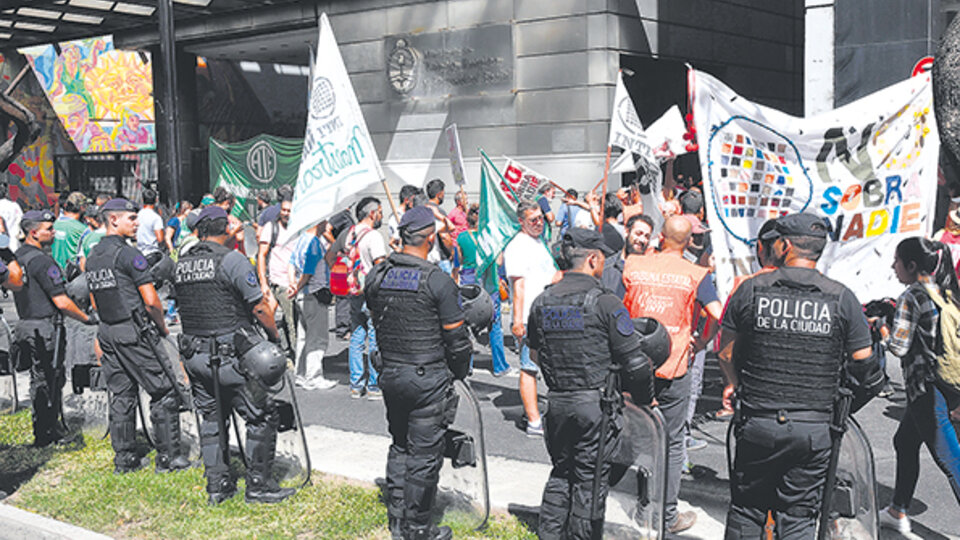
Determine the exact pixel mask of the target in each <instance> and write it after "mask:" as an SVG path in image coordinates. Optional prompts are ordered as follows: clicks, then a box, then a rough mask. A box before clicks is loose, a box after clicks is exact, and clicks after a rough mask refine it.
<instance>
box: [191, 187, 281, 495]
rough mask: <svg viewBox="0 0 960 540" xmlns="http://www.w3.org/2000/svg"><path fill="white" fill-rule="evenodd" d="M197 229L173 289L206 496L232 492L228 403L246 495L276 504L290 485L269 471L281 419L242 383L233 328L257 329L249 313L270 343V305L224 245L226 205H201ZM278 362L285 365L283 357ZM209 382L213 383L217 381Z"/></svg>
mask: <svg viewBox="0 0 960 540" xmlns="http://www.w3.org/2000/svg"><path fill="white" fill-rule="evenodd" d="M196 230H197V234H198V237H199V238H200V242H199V243H198V244H196V245H195V246H194V247H192V248H191V249H190V251H189V252H188V253H187V254H185V255H181V256H180V258H179V260H178V261H177V268H176V291H177V302H178V303H179V310H180V320H181V323H182V325H183V336H182V337H181V343H180V349H181V352H182V353H183V356H184V358H185V360H186V369H187V373H188V374H189V375H190V381H191V385H192V387H193V397H194V403H195V404H196V406H197V410H198V412H199V413H200V415H201V416H202V420H201V424H200V446H201V449H200V453H201V456H202V457H203V465H204V474H205V476H206V477H207V493H208V494H209V502H210V504H219V503H221V502H223V501H225V500H227V499H229V498H231V497H233V496H234V495H235V494H236V492H237V488H236V480H235V479H234V477H233V473H232V471H231V470H230V464H229V463H228V462H226V461H225V460H224V454H225V452H224V449H223V447H222V446H221V444H223V443H222V442H221V435H222V437H223V439H224V440H225V439H226V438H227V433H226V431H225V430H226V426H227V422H228V421H229V418H230V410H231V408H235V409H236V410H237V412H238V413H239V414H240V416H242V417H243V419H244V421H245V422H246V424H247V437H246V446H245V448H244V450H245V452H246V458H247V459H246V461H247V477H246V481H247V490H246V494H245V499H246V501H247V502H250V503H275V502H280V501H282V500H284V499H286V498H287V497H289V496H291V495H293V494H294V492H295V490H294V489H290V488H280V486H279V485H277V482H276V481H275V480H274V479H273V477H272V469H273V462H274V454H275V451H276V445H277V428H278V426H279V424H280V415H279V413H278V411H277V404H276V402H275V401H274V400H273V399H272V398H271V397H270V395H269V394H268V393H267V392H264V391H259V390H258V389H257V386H256V385H248V384H247V382H248V377H249V376H250V375H251V374H249V373H248V372H247V371H246V370H245V369H243V368H242V367H241V363H240V361H239V359H238V358H237V352H238V351H236V349H235V348H234V346H233V344H234V339H235V337H236V334H237V332H238V331H245V334H246V335H256V332H253V331H252V329H253V327H254V324H255V321H254V319H256V322H259V323H260V325H261V326H262V327H263V328H264V329H265V330H266V331H267V334H268V335H269V336H270V339H271V340H273V341H276V339H277V327H276V324H275V323H274V320H273V310H271V309H270V307H269V305H268V304H267V302H266V299H265V298H264V297H263V293H262V292H261V290H260V284H259V282H258V281H257V274H256V271H255V270H254V269H253V266H252V265H251V264H250V261H249V260H247V258H246V257H244V256H243V255H242V254H241V253H240V252H239V251H234V250H231V249H230V248H228V247H226V246H225V245H224V244H225V243H226V242H227V240H228V239H229V238H231V236H230V234H229V233H228V232H227V213H226V211H225V210H223V208H220V207H217V206H208V207H206V208H204V209H203V211H202V212H201V213H200V216H199V218H198V220H197V224H196ZM283 362H284V364H283V366H282V367H283V368H284V369H285V362H286V360H285V359H283ZM215 381H219V387H217V385H216V384H215ZM218 395H219V396H220V400H219V402H218V400H217V396H218ZM221 427H222V428H223V429H224V431H223V432H221Z"/></svg>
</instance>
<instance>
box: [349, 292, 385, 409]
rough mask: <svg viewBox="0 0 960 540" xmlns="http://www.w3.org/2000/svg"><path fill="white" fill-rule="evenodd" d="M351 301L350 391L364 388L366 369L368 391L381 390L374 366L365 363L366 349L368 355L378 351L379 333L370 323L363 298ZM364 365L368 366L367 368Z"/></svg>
mask: <svg viewBox="0 0 960 540" xmlns="http://www.w3.org/2000/svg"><path fill="white" fill-rule="evenodd" d="M350 300H351V304H350V310H351V312H353V313H351V322H352V326H353V332H351V333H350V356H349V364H350V389H351V390H361V389H362V388H363V381H362V380H361V379H362V378H363V371H364V367H366V368H367V371H368V372H369V378H368V379H367V391H371V390H379V388H377V371H376V370H375V369H373V365H371V364H370V362H369V361H367V362H364V359H363V352H364V349H366V350H367V352H368V353H373V352H374V351H376V350H377V331H376V330H375V329H374V327H373V323H372V322H371V321H370V317H369V314H368V312H367V305H366V304H365V303H363V296H358V297H354V298H351V299H350ZM356 310H359V313H357V312H355V311H356ZM364 364H366V366H365V365H364Z"/></svg>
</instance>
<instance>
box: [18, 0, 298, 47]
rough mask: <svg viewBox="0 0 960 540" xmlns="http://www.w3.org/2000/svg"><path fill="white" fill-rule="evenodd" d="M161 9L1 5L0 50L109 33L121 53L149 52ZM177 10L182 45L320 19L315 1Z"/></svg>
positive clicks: (183, 0)
mask: <svg viewBox="0 0 960 540" xmlns="http://www.w3.org/2000/svg"><path fill="white" fill-rule="evenodd" d="M157 10H158V1H157V0H0V49H6V50H9V49H18V48H22V47H29V46H31V45H43V44H48V43H59V42H63V41H70V40H74V39H81V38H89V37H94V36H102V35H106V34H113V35H114V40H115V43H116V44H117V47H118V48H127V49H146V48H149V47H151V46H154V45H157V44H158V43H159V36H158V30H157ZM173 10H174V19H175V21H176V26H177V30H176V39H177V42H178V43H182V42H190V41H193V40H199V39H209V38H210V37H212V36H217V35H219V36H220V37H222V38H226V37H239V36H244V35H247V36H249V35H253V34H255V33H264V32H269V31H270V29H271V28H273V27H277V28H278V27H279V25H281V24H284V25H286V26H285V28H290V23H291V22H293V23H294V24H296V22H297V21H303V22H302V24H303V25H306V24H309V22H310V21H315V20H316V2H314V1H312V0H173ZM313 24H315V22H314V23H313Z"/></svg>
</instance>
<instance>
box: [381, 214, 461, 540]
mask: <svg viewBox="0 0 960 540" xmlns="http://www.w3.org/2000/svg"><path fill="white" fill-rule="evenodd" d="M435 221H436V218H435V217H434V214H433V212H432V211H431V210H430V209H429V208H426V207H423V206H416V207H414V208H411V209H410V210H407V212H405V213H404V214H403V219H401V220H400V227H399V229H400V239H401V241H402V243H403V247H402V248H401V250H400V251H399V252H397V253H393V254H391V255H390V256H389V257H388V258H387V259H386V260H385V261H384V262H382V263H380V264H378V265H376V266H374V268H373V270H372V271H371V272H370V273H369V274H368V275H367V279H366V284H365V286H364V295H365V297H366V301H367V305H368V306H369V308H370V312H371V316H372V318H373V324H374V326H375V327H376V331H377V339H378V343H379V346H380V355H382V356H381V357H382V366H378V367H379V368H382V369H381V373H380V385H381V388H382V389H383V397H384V400H385V401H386V405H387V422H388V423H389V429H390V435H391V436H392V437H393V443H392V444H391V445H390V452H389V454H388V455H387V496H386V500H387V516H388V518H389V522H390V532H391V533H392V534H393V537H394V538H403V539H405V540H426V539H431V540H432V539H438V538H440V539H447V538H451V536H452V533H451V532H450V528H449V527H441V528H437V527H436V526H435V525H433V524H432V523H431V521H430V516H431V512H432V510H433V505H434V502H435V498H436V493H437V482H438V481H439V478H440V467H441V466H442V465H443V448H444V433H445V432H446V428H447V426H448V425H449V422H450V421H451V420H452V419H453V417H454V416H455V414H456V401H455V400H456V393H455V391H454V389H453V379H454V378H457V379H463V378H464V377H466V376H467V371H468V370H469V367H470V356H471V354H472V346H471V343H470V338H469V336H468V334H467V326H466V325H465V324H464V318H463V317H464V316H463V309H462V308H461V307H460V301H459V290H458V288H457V285H456V284H455V283H454V282H453V280H452V279H451V278H450V276H448V275H447V274H446V273H444V272H443V271H441V270H440V269H439V268H438V267H437V266H435V265H433V264H431V263H429V262H427V256H428V255H429V253H430V250H431V249H432V248H433V246H434V244H435V243H436V242H437V230H436V222H435Z"/></svg>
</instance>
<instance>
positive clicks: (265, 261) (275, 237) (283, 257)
mask: <svg viewBox="0 0 960 540" xmlns="http://www.w3.org/2000/svg"><path fill="white" fill-rule="evenodd" d="M292 204H293V200H292V198H289V197H283V198H281V199H280V214H279V215H278V216H277V220H276V221H271V222H269V223H267V224H266V225H264V226H263V227H262V228H261V229H260V237H259V242H260V249H259V251H258V253H257V274H258V275H259V278H260V290H261V292H262V293H263V297H264V298H267V299H268V302H270V305H271V308H274V309H276V306H277V304H279V305H280V309H281V310H282V311H283V321H284V325H285V326H286V332H287V338H288V339H289V340H290V344H294V343H296V342H297V335H296V328H297V327H296V324H295V323H294V320H293V300H291V299H290V298H289V297H287V290H288V289H289V288H290V285H291V283H290V275H289V273H288V272H287V263H288V262H290V255H292V254H293V248H294V247H296V245H297V242H296V241H295V240H294V239H293V238H291V234H290V231H289V230H287V225H288V224H289V223H290V207H291V205H292ZM224 210H225V211H226V209H224ZM227 232H228V233H229V232H230V226H229V222H228V225H227ZM227 246H228V247H229V242H228V244H227Z"/></svg>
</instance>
